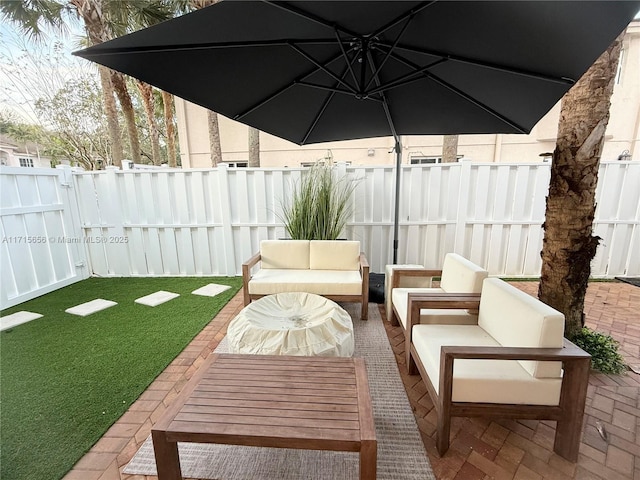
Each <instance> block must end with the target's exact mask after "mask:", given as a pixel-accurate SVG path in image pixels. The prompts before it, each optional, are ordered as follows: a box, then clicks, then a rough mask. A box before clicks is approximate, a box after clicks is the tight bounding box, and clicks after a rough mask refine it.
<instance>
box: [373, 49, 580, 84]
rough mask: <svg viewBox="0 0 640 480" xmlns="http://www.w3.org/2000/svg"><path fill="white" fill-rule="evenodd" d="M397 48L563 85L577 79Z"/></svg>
mask: <svg viewBox="0 0 640 480" xmlns="http://www.w3.org/2000/svg"><path fill="white" fill-rule="evenodd" d="M376 45H379V46H382V47H385V48H393V47H392V46H391V45H389V44H386V43H382V42H379V43H377V44H376ZM395 49H396V50H405V51H408V52H413V53H421V54H423V55H430V56H433V57H441V58H446V59H447V60H451V61H453V62H458V63H466V64H469V65H475V66H478V67H483V68H488V69H491V70H497V71H500V72H506V73H512V74H514V75H521V76H524V77H529V78H535V79H538V80H544V81H547V82H553V83H560V84H563V85H573V84H574V83H576V81H575V80H573V79H571V78H567V77H557V76H553V75H547V74H544V73H540V72H533V71H530V70H523V69H520V68H514V67H509V66H506V65H499V64H497V63H491V62H483V61H480V60H475V59H473V58H467V57H462V56H459V55H451V54H449V53H444V52H439V51H436V50H425V49H421V48H416V47H410V46H407V45H396V46H395Z"/></svg>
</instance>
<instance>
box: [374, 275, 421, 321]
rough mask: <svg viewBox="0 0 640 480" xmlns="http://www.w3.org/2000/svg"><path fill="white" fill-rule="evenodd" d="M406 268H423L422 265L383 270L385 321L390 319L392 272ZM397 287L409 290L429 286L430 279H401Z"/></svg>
mask: <svg viewBox="0 0 640 480" xmlns="http://www.w3.org/2000/svg"><path fill="white" fill-rule="evenodd" d="M407 268H411V269H413V268H424V266H423V265H411V264H407V265H387V266H386V267H385V270H384V307H385V311H386V313H387V320H389V319H390V318H391V309H392V307H391V282H392V281H393V271H394V270H402V269H407ZM398 286H399V287H404V288H411V287H422V288H428V287H430V286H431V277H403V278H401V279H400V285H398Z"/></svg>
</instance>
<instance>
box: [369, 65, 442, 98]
mask: <svg viewBox="0 0 640 480" xmlns="http://www.w3.org/2000/svg"><path fill="white" fill-rule="evenodd" d="M446 61H447V59H446V58H441V59H440V60H436V61H435V62H432V63H430V64H429V65H426V66H424V67H421V68H418V69H417V70H415V71H414V72H411V73H407V74H406V75H404V76H402V77H399V78H396V79H395V80H392V81H391V82H387V83H385V84H383V85H380V86H378V87H376V88H374V89H372V90H369V91H368V92H367V94H369V95H374V94H376V93H380V92H383V91H387V90H391V89H393V88H397V87H402V86H404V85H407V84H409V83H413V82H416V81H418V80H422V79H423V76H421V74H422V73H423V72H426V71H427V70H429V69H431V68H433V67H435V66H436V65H440V64H441V63H444V62H446Z"/></svg>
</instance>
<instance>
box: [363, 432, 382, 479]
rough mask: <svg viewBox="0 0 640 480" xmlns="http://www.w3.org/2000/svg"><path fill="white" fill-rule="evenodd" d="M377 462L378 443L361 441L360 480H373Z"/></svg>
mask: <svg viewBox="0 0 640 480" xmlns="http://www.w3.org/2000/svg"><path fill="white" fill-rule="evenodd" d="M377 462H378V442H377V441H375V440H362V443H361V444H360V480H375V478H376V468H377Z"/></svg>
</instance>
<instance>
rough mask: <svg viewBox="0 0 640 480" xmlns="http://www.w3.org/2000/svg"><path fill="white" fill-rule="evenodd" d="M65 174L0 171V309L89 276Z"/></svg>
mask: <svg viewBox="0 0 640 480" xmlns="http://www.w3.org/2000/svg"><path fill="white" fill-rule="evenodd" d="M71 187H72V181H71V172H70V171H69V170H68V169H66V170H63V169H57V170H53V169H33V168H29V169H27V168H19V167H18V168H11V167H2V168H0V199H1V201H0V236H1V238H0V264H1V268H0V271H1V272H2V273H1V277H0V278H1V281H2V285H1V288H0V308H8V307H11V306H13V305H17V304H19V303H22V302H24V301H27V300H30V299H32V298H35V297H37V296H40V295H43V294H45V293H48V292H51V291H53V290H56V289H58V288H60V287H63V286H66V285H69V284H71V283H74V282H77V281H79V280H82V279H84V278H87V277H88V276H89V270H88V268H87V260H86V256H85V249H84V245H83V241H84V239H83V238H81V237H79V236H78V231H79V230H78V225H79V216H78V212H77V202H76V197H75V193H74V192H73V191H72V189H71Z"/></svg>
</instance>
